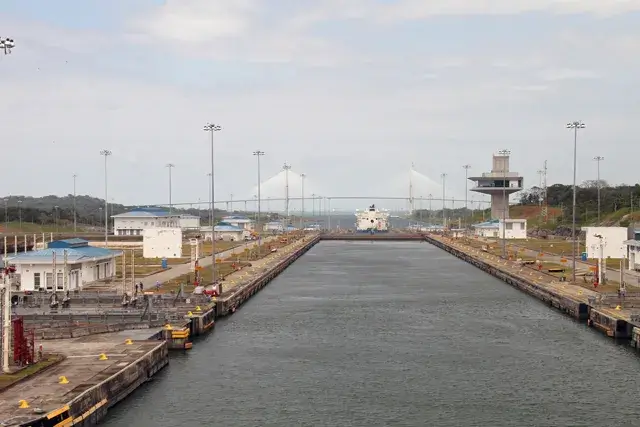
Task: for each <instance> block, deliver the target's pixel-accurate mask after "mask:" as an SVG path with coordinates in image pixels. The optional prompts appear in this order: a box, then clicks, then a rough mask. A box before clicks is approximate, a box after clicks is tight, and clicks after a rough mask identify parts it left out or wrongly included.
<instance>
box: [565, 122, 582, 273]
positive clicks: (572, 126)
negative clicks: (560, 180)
mask: <svg viewBox="0 0 640 427" xmlns="http://www.w3.org/2000/svg"><path fill="white" fill-rule="evenodd" d="M585 127H586V126H585V124H584V123H582V122H581V121H580V120H577V121H574V122H570V123H567V129H573V203H572V204H573V212H572V214H571V258H572V261H571V268H572V270H573V272H572V274H571V279H572V281H573V283H575V282H576V153H577V151H578V129H584V128H585Z"/></svg>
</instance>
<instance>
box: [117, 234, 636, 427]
mask: <svg viewBox="0 0 640 427" xmlns="http://www.w3.org/2000/svg"><path fill="white" fill-rule="evenodd" d="M637 366H638V359H637V357H636V355H635V354H633V353H632V352H631V351H630V350H629V349H628V348H625V347H621V346H616V345H614V344H613V343H612V342H610V341H609V340H608V339H606V338H604V337H602V336H600V335H598V334H597V333H595V332H594V331H592V330H590V329H587V328H586V327H585V326H584V325H580V324H578V323H575V322H573V321H571V320H570V319H568V318H566V317H563V316H562V315H561V314H559V313H557V312H554V311H552V310H550V309H549V308H548V307H547V306H545V305H543V304H540V303H539V302H537V301H535V300H534V299H532V298H530V297H528V296H526V295H524V294H523V293H521V292H519V291H517V290H514V289H512V288H510V287H509V286H507V285H505V284H504V283H501V282H499V281H497V280H496V279H494V278H492V277H490V276H488V275H486V274H484V273H482V272H480V271H479V270H477V269H475V268H474V267H472V266H470V265H468V264H465V263H463V262H461V261H459V260H457V259H455V258H453V257H451V256H450V255H448V254H446V253H445V252H443V251H440V250H438V249H436V248H434V247H432V246H430V245H428V244H422V243H414V242H407V243H403V242H399V243H395V242H394V243H387V242H385V243H381V242H376V243H375V244H368V243H360V242H352V243H348V244H347V243H344V242H323V243H321V244H319V245H317V246H316V247H315V248H313V249H312V250H311V251H310V252H309V253H308V254H307V255H305V256H304V257H302V258H301V259H300V260H298V261H296V263H295V264H294V265H293V266H291V267H290V268H289V269H288V270H287V271H285V272H284V273H283V274H282V275H281V276H280V277H279V278H278V279H276V280H275V281H273V282H272V283H271V284H270V285H269V286H268V287H267V288H265V289H264V290H263V291H261V292H260V293H259V294H258V295H256V297H254V298H253V299H252V300H251V301H249V302H248V303H247V304H246V305H245V306H244V307H242V309H241V310H239V311H238V312H237V313H236V314H235V315H233V316H232V317H230V318H229V319H227V320H224V321H221V322H219V324H218V325H217V327H216V330H215V332H214V333H213V334H212V335H210V336H208V337H206V338H205V339H203V340H200V341H198V342H197V343H196V344H195V346H194V349H193V350H192V351H191V352H190V353H188V354H186V355H178V356H175V357H173V358H172V360H171V364H170V367H169V368H168V370H166V371H165V372H163V373H161V374H160V376H159V377H158V379H157V380H156V381H153V382H152V383H150V384H149V385H147V386H145V387H143V388H142V389H140V390H139V391H137V392H136V393H135V394H134V395H133V396H132V397H131V398H129V399H127V400H126V401H125V402H124V403H123V404H121V405H119V406H117V407H116V408H114V409H113V410H112V412H110V414H109V417H108V419H107V420H106V423H105V424H106V425H108V426H129V425H135V426H138V427H144V426H175V425H182V426H201V425H224V426H283V425H285V426H289V425H291V426H336V425H345V426H385V425H393V426H461V425H463V426H490V427H503V426H627V425H630V426H632V425H640V423H638V422H636V419H637V418H638V417H639V416H640V409H638V407H637V405H636V401H635V397H634V396H635V395H637V394H638V392H640V374H638V372H637ZM613 408H615V410H614V409H613Z"/></svg>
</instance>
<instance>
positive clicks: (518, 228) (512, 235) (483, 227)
mask: <svg viewBox="0 0 640 427" xmlns="http://www.w3.org/2000/svg"><path fill="white" fill-rule="evenodd" d="M503 224H506V227H504V229H503ZM472 227H473V230H474V232H473V234H474V235H475V236H477V237H487V238H495V239H502V237H503V232H504V238H505V239H526V238H527V220H526V219H507V220H504V221H503V220H501V219H499V220H498V219H494V220H491V221H487V222H482V223H480V224H475V225H472Z"/></svg>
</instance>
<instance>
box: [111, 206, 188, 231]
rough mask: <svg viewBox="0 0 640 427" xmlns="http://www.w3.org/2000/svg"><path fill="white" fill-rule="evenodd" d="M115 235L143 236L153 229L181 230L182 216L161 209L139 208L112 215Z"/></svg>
mask: <svg viewBox="0 0 640 427" xmlns="http://www.w3.org/2000/svg"><path fill="white" fill-rule="evenodd" d="M111 218H113V234H114V235H116V236H142V235H143V232H144V230H147V229H151V228H173V227H175V228H179V227H180V215H179V214H169V212H167V211H165V210H164V209H160V208H139V209H133V210H132V211H129V212H125V213H121V214H118V215H112V216H111Z"/></svg>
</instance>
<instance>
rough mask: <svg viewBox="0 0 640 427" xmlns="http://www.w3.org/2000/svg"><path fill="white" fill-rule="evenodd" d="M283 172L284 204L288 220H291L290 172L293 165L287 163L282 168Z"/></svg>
mask: <svg viewBox="0 0 640 427" xmlns="http://www.w3.org/2000/svg"><path fill="white" fill-rule="evenodd" d="M282 170H283V171H284V203H285V212H286V216H287V220H288V219H289V171H290V170H291V165H288V164H287V162H285V163H284V166H282Z"/></svg>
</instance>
